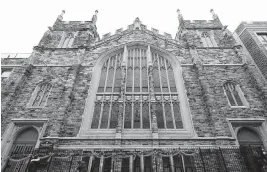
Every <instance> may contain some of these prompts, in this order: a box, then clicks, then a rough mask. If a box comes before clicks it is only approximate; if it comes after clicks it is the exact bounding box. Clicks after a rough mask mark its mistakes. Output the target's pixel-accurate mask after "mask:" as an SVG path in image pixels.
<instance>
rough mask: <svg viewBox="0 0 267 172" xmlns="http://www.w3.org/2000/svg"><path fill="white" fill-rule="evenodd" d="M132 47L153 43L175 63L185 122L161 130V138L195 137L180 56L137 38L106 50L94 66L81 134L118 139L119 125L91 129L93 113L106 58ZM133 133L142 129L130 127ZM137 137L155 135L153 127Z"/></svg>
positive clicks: (124, 133)
mask: <svg viewBox="0 0 267 172" xmlns="http://www.w3.org/2000/svg"><path fill="white" fill-rule="evenodd" d="M125 46H126V47H127V48H131V47H134V46H140V47H143V48H144V47H145V48H146V49H147V48H148V46H149V47H150V50H151V52H156V53H158V54H159V55H161V56H162V57H164V58H166V59H167V60H168V61H169V62H170V63H171V64H172V67H173V70H174V77H175V83H176V87H177V90H178V94H179V95H178V96H179V102H180V109H181V117H182V121H183V123H184V128H183V129H179V130H178V129H164V130H159V138H170V137H172V138H177V139H179V138H193V137H195V136H196V134H195V131H194V127H193V123H192V116H191V112H190V108H189V103H188V98H187V95H186V89H185V85H184V80H183V77H182V67H181V64H180V62H179V60H178V58H177V57H176V56H175V55H173V54H172V53H170V52H168V51H166V50H164V49H162V48H160V47H156V46H154V45H151V44H148V43H145V42H142V41H136V42H130V43H127V44H123V45H119V46H116V47H114V48H112V49H110V50H108V51H106V52H104V53H102V54H100V55H99V57H98V59H97V60H96V63H95V66H94V68H93V70H92V78H91V86H90V88H89V90H88V95H87V98H86V103H85V109H84V112H83V115H82V124H81V127H80V130H79V133H78V135H77V136H78V137H88V136H90V138H99V139H101V138H110V139H114V138H115V135H116V130H115V129H98V130H94V129H90V128H91V123H92V117H93V111H94V101H95V98H96V92H97V88H98V84H99V79H100V74H101V68H102V65H103V64H104V63H105V62H106V60H107V59H108V58H109V57H111V56H113V55H115V54H116V53H119V52H122V53H123V51H124V47H125ZM129 132H131V133H134V132H136V133H138V131H137V130H136V131H135V129H133V130H131V131H129ZM122 135H125V137H122V138H127V136H129V138H133V135H130V134H127V131H126V130H124V129H123V130H122ZM136 138H152V129H151V130H150V131H142V129H139V134H137V137H136Z"/></svg>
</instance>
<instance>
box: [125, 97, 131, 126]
mask: <svg viewBox="0 0 267 172" xmlns="http://www.w3.org/2000/svg"><path fill="white" fill-rule="evenodd" d="M124 128H132V104H131V103H128V102H127V103H126V106H125V116H124Z"/></svg>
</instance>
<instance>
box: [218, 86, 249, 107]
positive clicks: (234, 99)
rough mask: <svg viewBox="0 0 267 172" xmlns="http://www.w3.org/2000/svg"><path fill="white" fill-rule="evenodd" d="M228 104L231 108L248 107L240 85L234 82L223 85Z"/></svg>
mask: <svg viewBox="0 0 267 172" xmlns="http://www.w3.org/2000/svg"><path fill="white" fill-rule="evenodd" d="M223 88H224V91H225V94H226V96H227V98H228V102H229V103H230V105H231V106H247V105H248V103H247V102H246V99H245V97H244V95H243V92H242V91H241V89H240V87H239V85H237V84H235V83H233V82H226V83H224V85H223Z"/></svg>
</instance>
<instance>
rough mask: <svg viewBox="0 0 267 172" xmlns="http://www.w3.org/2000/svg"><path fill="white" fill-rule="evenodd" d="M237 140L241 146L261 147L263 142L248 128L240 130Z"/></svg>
mask: <svg viewBox="0 0 267 172" xmlns="http://www.w3.org/2000/svg"><path fill="white" fill-rule="evenodd" d="M237 139H238V142H239V144H240V145H241V146H248V145H252V146H260V147H263V142H262V140H261V138H260V137H259V136H258V134H257V133H255V132H254V131H252V130H251V129H249V128H246V127H244V128H241V129H240V130H239V131H238V133H237Z"/></svg>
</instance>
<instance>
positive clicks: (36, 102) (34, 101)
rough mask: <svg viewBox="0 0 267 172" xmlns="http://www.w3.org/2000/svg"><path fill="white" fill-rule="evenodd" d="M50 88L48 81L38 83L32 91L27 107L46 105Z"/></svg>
mask: <svg viewBox="0 0 267 172" xmlns="http://www.w3.org/2000/svg"><path fill="white" fill-rule="evenodd" d="M51 90H52V84H51V83H49V82H41V83H39V84H38V85H37V86H36V88H35V90H34V92H33V93H32V96H31V99H30V101H29V104H28V107H31V108H43V107H45V105H46V102H47V99H48V97H49V94H50V92H51Z"/></svg>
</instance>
